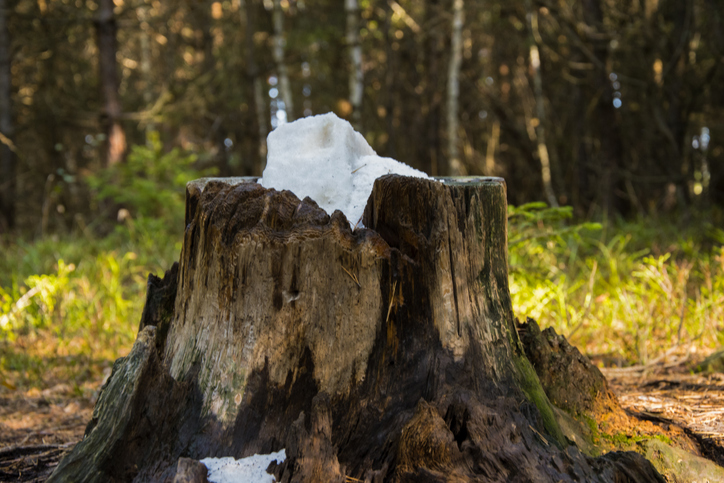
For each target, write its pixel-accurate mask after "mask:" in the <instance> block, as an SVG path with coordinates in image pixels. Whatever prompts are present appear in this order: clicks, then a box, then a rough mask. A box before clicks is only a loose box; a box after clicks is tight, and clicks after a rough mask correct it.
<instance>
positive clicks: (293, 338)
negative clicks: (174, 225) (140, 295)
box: [52, 175, 663, 482]
mask: <svg viewBox="0 0 724 483" xmlns="http://www.w3.org/2000/svg"><path fill="white" fill-rule="evenodd" d="M363 223H364V225H365V226H366V227H368V228H358V229H354V230H352V229H351V228H350V225H349V222H348V221H347V219H346V218H345V217H344V215H343V214H342V213H341V212H335V213H333V214H332V215H331V216H329V215H327V214H326V213H325V212H324V211H323V210H321V209H320V208H319V207H318V206H317V205H316V203H315V202H314V201H312V200H311V199H308V198H307V199H304V200H301V201H300V200H299V199H298V198H297V197H296V196H294V194H293V193H291V192H288V191H283V192H277V191H274V190H267V189H264V188H263V187H261V186H260V185H258V184H256V183H255V182H253V180H244V179H235V180H233V179H231V180H199V181H197V182H192V183H190V184H189V185H188V188H187V211H186V225H187V226H186V232H185V236H184V244H183V249H182V253H181V257H180V261H179V265H178V272H177V276H176V275H175V272H174V270H171V271H169V272H167V274H166V276H165V277H164V279H163V280H158V279H155V278H154V279H150V280H149V294H148V297H147V304H148V305H149V306H147V307H146V309H145V310H144V316H143V319H142V322H141V330H140V333H139V337H138V340H137V341H136V344H135V345H134V348H133V350H132V351H131V354H129V356H127V357H126V358H124V359H120V360H119V361H117V363H116V365H115V367H114V373H113V375H112V377H111V378H110V380H109V382H108V383H107V385H106V386H105V387H104V389H103V391H102V393H101V396H100V398H99V401H98V404H97V407H96V410H95V412H94V416H93V421H92V422H91V424H89V426H88V430H87V432H86V437H85V439H84V440H83V441H82V442H81V443H80V444H79V445H78V446H77V447H76V449H75V450H74V451H73V453H72V454H71V455H69V456H68V457H67V458H66V459H64V460H63V462H62V463H61V465H60V466H59V468H58V470H57V471H56V472H55V474H54V475H53V478H52V481H130V480H133V479H135V480H136V481H166V480H173V479H174V478H175V477H178V478H181V476H179V475H182V474H183V475H185V474H186V473H185V472H186V471H187V469H186V468H187V467H188V465H187V462H185V463H183V465H184V466H183V468H182V467H181V464H180V463H179V458H192V459H195V460H198V459H201V458H204V457H208V456H219V457H221V456H234V457H236V458H239V457H244V456H249V455H252V454H254V453H269V452H272V451H277V450H280V449H282V448H286V454H287V460H286V461H285V462H284V463H281V464H279V465H272V466H273V467H272V468H271V469H272V470H273V471H274V474H275V475H276V477H277V479H278V480H279V481H340V482H342V481H345V480H348V481H354V480H350V479H358V480H361V481H370V482H371V481H375V482H377V481H501V482H503V481H640V482H649V481H657V482H658V481H663V480H662V479H661V477H660V476H659V475H658V474H657V473H656V471H655V470H654V469H653V467H652V466H651V465H650V464H649V463H648V462H647V461H646V460H645V459H644V458H643V457H641V456H639V455H636V454H634V453H611V454H609V455H606V456H604V457H600V458H595V459H594V458H591V457H589V456H586V455H584V454H583V453H582V452H581V451H580V450H579V449H578V448H577V447H575V446H571V445H569V443H568V441H567V440H566V438H565V436H564V433H563V432H562V431H561V428H560V426H559V423H558V420H557V418H556V412H555V409H554V408H553V406H552V405H551V403H550V402H549V400H548V398H547V396H546V394H545V392H544V391H543V389H542V387H541V385H540V382H539V380H538V377H537V376H536V374H535V371H534V369H533V367H532V366H531V364H530V362H529V361H528V359H527V358H526V356H525V353H524V349H523V345H522V344H521V342H520V340H519V338H518V335H517V332H516V328H515V324H514V319H513V314H512V309H511V303H510V296H509V290H508V273H507V251H506V250H507V233H506V201H505V184H504V182H503V181H502V180H501V179H497V178H481V179H473V180H463V181H461V180H446V181H444V182H436V181H431V180H421V179H414V178H405V177H400V176H392V175H390V176H385V177H382V178H380V179H378V180H377V181H376V182H375V186H374V190H373V193H372V195H371V196H370V199H369V201H368V204H367V207H366V209H365V214H364V218H363ZM174 287H175V288H174ZM174 290H175V293H176V295H175V301H174V304H173V305H172V304H171V303H170V300H171V299H170V294H171V293H173V292H174ZM184 461H185V460H184ZM184 477H185V476H184Z"/></svg>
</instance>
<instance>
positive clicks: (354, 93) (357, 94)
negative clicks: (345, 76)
mask: <svg viewBox="0 0 724 483" xmlns="http://www.w3.org/2000/svg"><path fill="white" fill-rule="evenodd" d="M344 9H345V11H346V12H347V47H348V49H349V60H350V70H349V102H350V104H352V125H353V126H354V127H355V129H356V130H358V131H359V130H360V128H361V126H360V124H361V120H362V94H363V87H364V84H363V72H362V44H361V42H360V37H359V3H358V2H357V0H345V2H344Z"/></svg>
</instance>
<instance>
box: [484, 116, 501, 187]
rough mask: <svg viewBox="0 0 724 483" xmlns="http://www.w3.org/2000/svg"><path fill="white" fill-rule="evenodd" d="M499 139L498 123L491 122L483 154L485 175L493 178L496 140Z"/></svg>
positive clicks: (496, 121)
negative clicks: (491, 125) (486, 145)
mask: <svg viewBox="0 0 724 483" xmlns="http://www.w3.org/2000/svg"><path fill="white" fill-rule="evenodd" d="M499 139H500V121H498V120H497V119H496V120H495V121H494V122H493V127H492V128H491V131H490V137H489V138H488V147H487V150H486V153H485V175H486V176H493V175H494V174H495V151H496V149H497V148H498V140H499Z"/></svg>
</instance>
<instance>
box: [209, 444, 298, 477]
mask: <svg viewBox="0 0 724 483" xmlns="http://www.w3.org/2000/svg"><path fill="white" fill-rule="evenodd" d="M286 459H287V454H286V452H285V450H281V451H277V452H276V453H271V454H255V455H254V456H249V457H248V458H242V459H239V460H235V459H234V458H232V457H231V456H229V457H226V458H204V459H202V460H201V463H203V464H204V466H206V468H208V469H209V474H208V475H207V476H206V478H207V479H208V480H209V481H210V482H211V483H240V482H249V483H252V482H253V483H273V482H275V481H277V480H276V478H274V475H270V474H269V473H267V472H266V469H267V468H268V467H269V465H270V464H271V462H272V461H276V462H277V464H279V463H283V462H284V460H286Z"/></svg>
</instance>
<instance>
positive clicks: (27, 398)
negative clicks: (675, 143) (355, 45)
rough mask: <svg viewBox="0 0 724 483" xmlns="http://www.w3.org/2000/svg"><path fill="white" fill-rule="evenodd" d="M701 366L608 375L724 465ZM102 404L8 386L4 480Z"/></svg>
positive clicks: (637, 411) (628, 397) (713, 403)
mask: <svg viewBox="0 0 724 483" xmlns="http://www.w3.org/2000/svg"><path fill="white" fill-rule="evenodd" d="M694 366H695V362H694V361H692V360H683V359H682V360H673V361H671V360H670V361H668V362H662V361H659V362H657V363H654V364H650V365H647V366H633V367H626V368H605V369H602V372H603V373H604V375H605V376H606V378H607V379H608V381H609V384H610V386H611V388H612V389H613V391H614V392H615V393H616V395H617V396H618V398H619V400H620V402H621V405H622V406H623V407H624V408H625V409H626V410H627V412H628V413H629V414H630V415H632V416H635V417H637V418H639V419H643V420H647V421H653V422H655V423H657V424H664V425H671V426H672V428H673V427H680V428H681V429H683V431H684V432H686V433H688V434H689V435H690V436H693V437H694V438H695V439H696V440H698V442H699V444H700V446H701V447H702V448H704V450H705V451H704V455H705V456H706V457H708V458H710V459H712V460H714V461H716V462H717V463H718V464H719V465H722V466H724V374H722V373H714V374H709V375H696V374H692V373H691V370H692V368H693V367H694ZM100 384H101V381H100V380H99V381H98V382H97V387H100ZM94 403H95V400H94V397H79V396H78V395H77V394H74V393H73V390H72V389H71V388H70V387H69V386H67V385H64V384H58V385H56V386H55V387H53V388H50V389H47V390H44V391H42V392H41V391H39V390H37V389H32V390H30V391H27V392H22V391H19V390H14V391H13V390H10V389H8V388H5V387H2V386H0V482H16V481H22V482H42V481H45V480H46V479H47V478H48V476H49V475H50V473H52V471H53V469H54V468H55V466H56V465H57V464H58V461H59V460H60V459H61V458H62V457H63V455H65V454H66V453H67V452H69V451H70V450H71V449H72V448H73V446H74V445H75V444H76V443H77V442H78V441H79V440H80V439H81V438H82V437H83V432H84V431H85V426H86V424H87V423H88V421H90V418H91V416H92V414H93V405H94ZM677 429H678V428H677Z"/></svg>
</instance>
